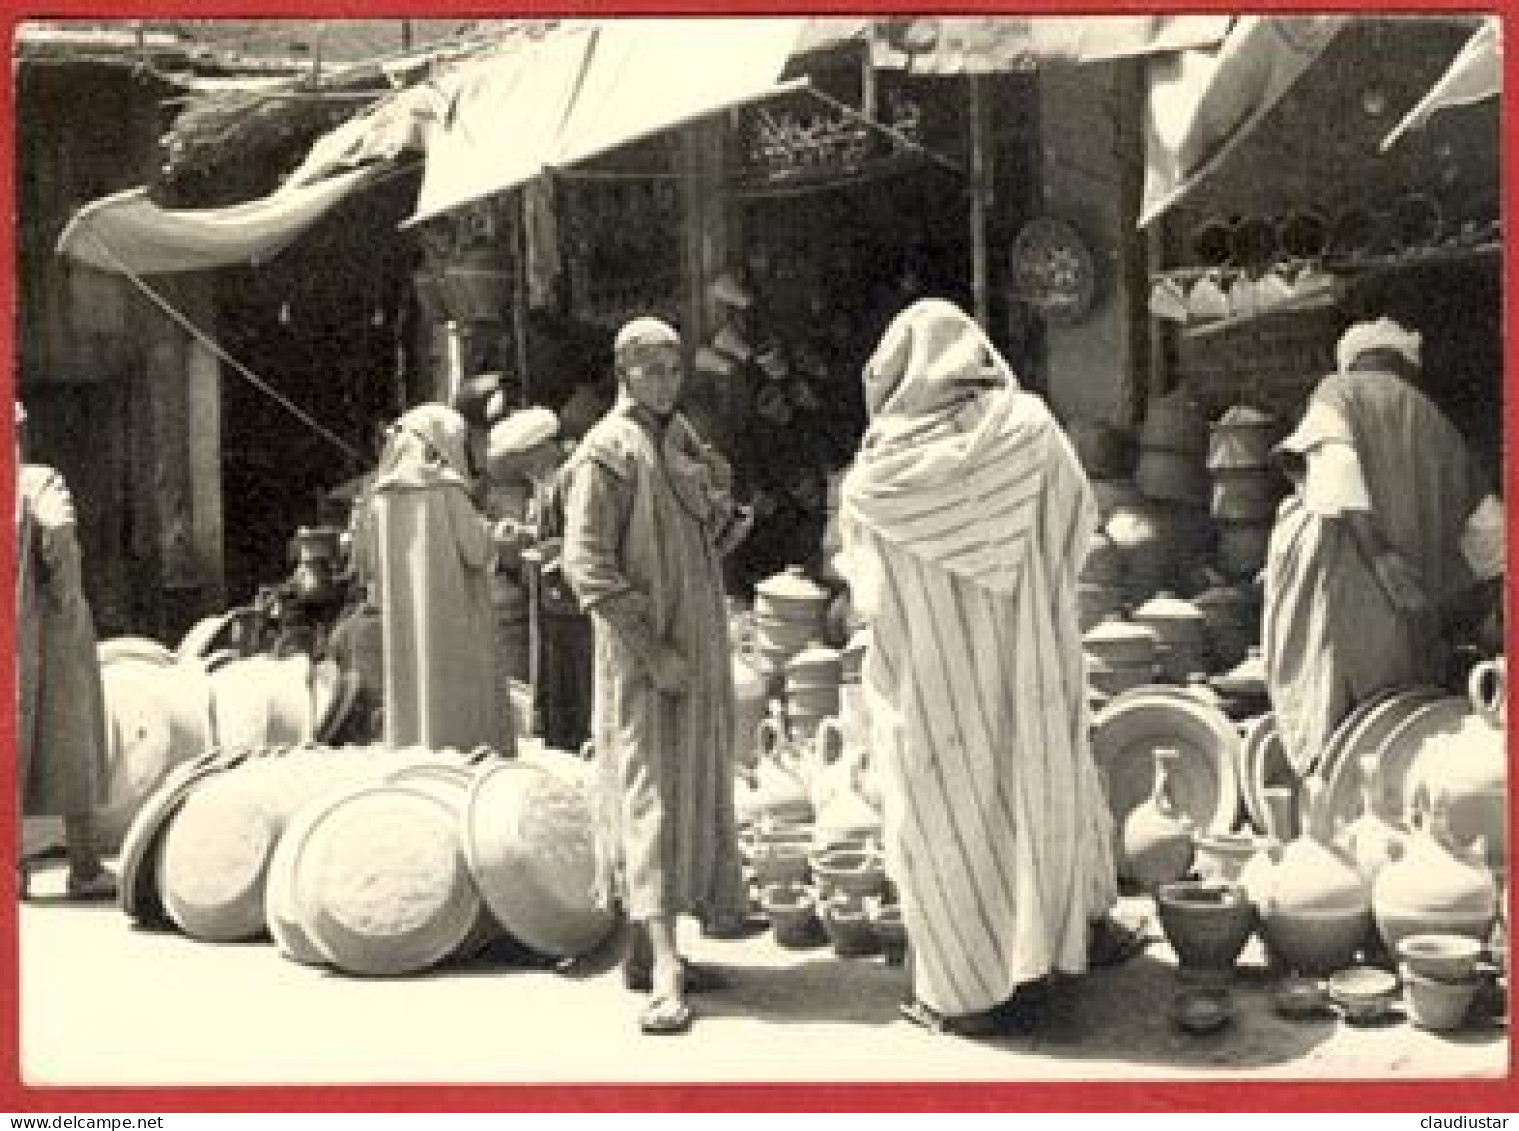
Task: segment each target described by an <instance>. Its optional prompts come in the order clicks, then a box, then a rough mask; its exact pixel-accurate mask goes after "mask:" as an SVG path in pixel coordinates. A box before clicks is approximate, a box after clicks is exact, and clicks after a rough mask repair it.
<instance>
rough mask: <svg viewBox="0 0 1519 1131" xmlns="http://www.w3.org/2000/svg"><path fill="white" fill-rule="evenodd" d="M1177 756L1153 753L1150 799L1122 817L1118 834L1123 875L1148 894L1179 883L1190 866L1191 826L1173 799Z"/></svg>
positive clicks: (1167, 751) (1172, 752)
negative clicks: (1121, 853) (1152, 779)
mask: <svg viewBox="0 0 1519 1131" xmlns="http://www.w3.org/2000/svg"><path fill="white" fill-rule="evenodd" d="M1179 757H1180V754H1179V753H1178V752H1177V751H1176V750H1173V749H1169V748H1165V747H1161V748H1158V749H1156V750H1155V752H1154V758H1155V778H1154V784H1153V785H1152V786H1151V789H1150V796H1149V797H1148V798H1147V799H1146V800H1145V801H1143V802H1141V803H1140V804H1139V805H1137V806H1135V807H1134V809H1133V810H1131V811H1130V812H1129V815H1128V816H1127V817H1125V818H1124V820H1123V826H1122V829H1121V835H1120V845H1121V848H1122V852H1123V864H1124V869H1123V870H1124V872H1125V874H1126V875H1127V876H1128V877H1129V878H1130V879H1131V880H1133V881H1134V882H1135V883H1137V884H1139V885H1140V886H1141V887H1143V888H1144V889H1145V890H1147V891H1154V890H1155V889H1157V888H1159V887H1160V885H1161V884H1166V883H1170V882H1172V881H1173V880H1179V879H1181V878H1182V877H1183V876H1185V875H1186V874H1187V872H1188V871H1189V870H1190V869H1191V867H1192V853H1193V841H1192V833H1193V831H1194V825H1193V822H1192V819H1191V817H1189V816H1188V815H1187V814H1186V813H1184V812H1183V811H1182V810H1181V809H1180V808H1179V807H1178V806H1177V805H1176V803H1175V802H1174V801H1173V800H1172V798H1171V794H1170V788H1169V787H1170V775H1171V773H1172V771H1173V769H1174V767H1175V765H1176V761H1177V759H1178V758H1179Z"/></svg>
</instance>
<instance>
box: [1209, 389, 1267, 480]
mask: <svg viewBox="0 0 1519 1131" xmlns="http://www.w3.org/2000/svg"><path fill="white" fill-rule="evenodd" d="M1275 431H1276V419H1275V418H1274V417H1272V416H1271V415H1269V414H1268V413H1264V412H1261V411H1260V410H1259V409H1255V408H1251V407H1250V406H1249V405H1235V406H1234V407H1233V408H1231V409H1229V410H1228V411H1227V412H1225V413H1224V414H1223V415H1222V416H1220V417H1219V418H1218V419H1217V420H1215V421H1214V422H1213V425H1212V427H1211V428H1209V430H1208V459H1207V466H1208V470H1209V471H1212V472H1218V471H1222V470H1224V469H1229V468H1258V467H1266V466H1267V465H1268V464H1269V463H1270V461H1271V441H1272V437H1273V435H1274V434H1275Z"/></svg>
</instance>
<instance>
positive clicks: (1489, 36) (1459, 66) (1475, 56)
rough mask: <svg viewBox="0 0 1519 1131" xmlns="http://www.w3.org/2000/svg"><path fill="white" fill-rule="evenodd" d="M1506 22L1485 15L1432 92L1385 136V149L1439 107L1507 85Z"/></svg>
mask: <svg viewBox="0 0 1519 1131" xmlns="http://www.w3.org/2000/svg"><path fill="white" fill-rule="evenodd" d="M1502 24H1503V21H1501V20H1500V19H1499V18H1498V17H1497V16H1487V17H1486V18H1484V19H1483V21H1482V26H1481V27H1479V28H1478V29H1477V31H1476V33H1475V34H1473V35H1472V37H1471V38H1470V39H1468V40H1467V41H1466V45H1465V46H1464V47H1462V48H1461V51H1460V53H1459V54H1457V56H1456V57H1455V59H1453V60H1452V61H1451V64H1450V66H1449V67H1448V68H1446V71H1445V73H1444V74H1443V75H1441V76H1440V78H1439V80H1438V81H1437V82H1436V83H1435V85H1434V86H1432V87H1430V88H1429V93H1427V94H1426V95H1425V96H1424V97H1423V98H1421V99H1419V101H1418V104H1417V105H1415V106H1414V108H1413V109H1412V110H1410V111H1409V112H1408V113H1407V114H1405V115H1404V116H1403V120H1402V121H1401V122H1399V123H1398V124H1397V125H1396V126H1394V127H1393V129H1392V132H1391V133H1389V134H1388V135H1387V136H1386V137H1385V138H1383V139H1382V145H1381V149H1382V152H1383V153H1386V152H1387V151H1388V150H1389V149H1391V148H1392V147H1393V146H1394V145H1396V144H1397V142H1398V139H1399V138H1401V137H1402V136H1403V135H1404V134H1406V133H1407V132H1408V131H1409V130H1417V129H1423V128H1424V125H1425V124H1426V123H1427V122H1428V121H1429V119H1430V118H1432V117H1434V115H1435V114H1436V113H1437V112H1438V111H1440V110H1444V109H1446V108H1447V107H1450V106H1469V105H1471V104H1472V103H1473V102H1482V101H1484V100H1486V99H1488V98H1493V97H1495V96H1496V95H1497V94H1498V93H1499V92H1500V91H1501V90H1502V89H1503V58H1502V55H1503V49H1502V34H1503V27H1502Z"/></svg>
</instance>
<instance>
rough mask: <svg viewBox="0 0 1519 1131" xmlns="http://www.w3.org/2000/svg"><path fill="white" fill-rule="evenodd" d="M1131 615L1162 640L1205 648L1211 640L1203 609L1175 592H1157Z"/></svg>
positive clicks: (1173, 643)
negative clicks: (1208, 637)
mask: <svg viewBox="0 0 1519 1131" xmlns="http://www.w3.org/2000/svg"><path fill="white" fill-rule="evenodd" d="M1131 619H1132V620H1133V622H1134V623H1135V624H1141V625H1144V626H1145V627H1147V628H1149V629H1151V630H1152V631H1153V632H1154V633H1155V639H1156V640H1157V641H1158V642H1160V643H1161V644H1169V645H1173V646H1174V645H1178V644H1181V645H1190V646H1192V647H1195V648H1201V647H1203V646H1204V645H1205V642H1206V640H1207V629H1208V622H1207V619H1206V618H1205V617H1204V616H1203V613H1202V610H1201V609H1199V608H1198V607H1197V606H1196V605H1194V604H1193V603H1192V602H1191V601H1184V600H1182V599H1180V598H1178V597H1176V596H1175V595H1174V594H1171V593H1166V592H1161V593H1157V594H1156V595H1155V596H1154V597H1152V598H1150V600H1148V601H1146V602H1145V603H1144V604H1142V605H1140V606H1139V608H1137V609H1135V610H1134V615H1133V617H1132V618H1131Z"/></svg>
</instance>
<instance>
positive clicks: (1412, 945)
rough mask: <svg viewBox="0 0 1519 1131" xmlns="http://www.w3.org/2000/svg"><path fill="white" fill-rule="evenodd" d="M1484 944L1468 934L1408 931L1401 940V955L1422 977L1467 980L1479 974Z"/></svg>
mask: <svg viewBox="0 0 1519 1131" xmlns="http://www.w3.org/2000/svg"><path fill="white" fill-rule="evenodd" d="M1481 957H1482V944H1481V943H1479V942H1478V941H1477V940H1476V939H1471V938H1467V937H1466V936H1465V935H1441V934H1428V935H1408V936H1407V937H1405V938H1403V939H1402V940H1401V941H1399V943H1398V958H1399V959H1401V960H1402V962H1403V964H1404V965H1406V966H1407V967H1408V969H1409V970H1410V971H1411V972H1412V973H1413V974H1415V975H1417V976H1418V977H1420V978H1429V979H1430V980H1432V981H1436V982H1466V981H1470V980H1471V979H1472V978H1474V977H1476V975H1477V962H1478V960H1479V959H1480V958H1481Z"/></svg>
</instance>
